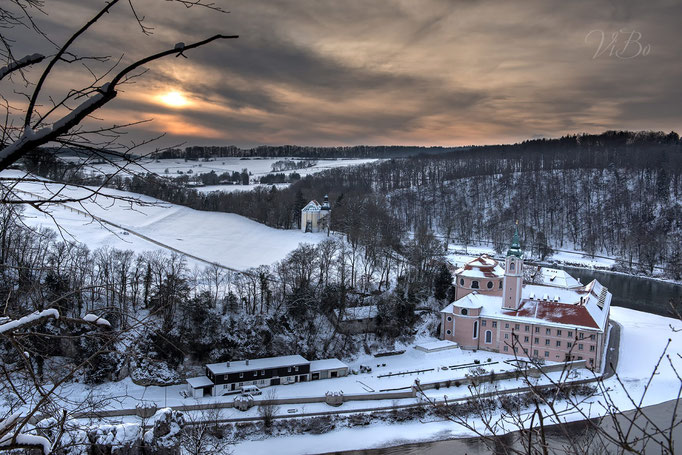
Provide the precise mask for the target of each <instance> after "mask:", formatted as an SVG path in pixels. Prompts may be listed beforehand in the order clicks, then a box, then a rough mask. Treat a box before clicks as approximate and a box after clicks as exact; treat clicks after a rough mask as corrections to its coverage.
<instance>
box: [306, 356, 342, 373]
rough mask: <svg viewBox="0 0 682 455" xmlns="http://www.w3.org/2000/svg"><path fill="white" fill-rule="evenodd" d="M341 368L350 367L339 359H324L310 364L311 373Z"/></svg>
mask: <svg viewBox="0 0 682 455" xmlns="http://www.w3.org/2000/svg"><path fill="white" fill-rule="evenodd" d="M341 368H348V365H346V364H345V363H343V362H342V361H340V360H339V359H322V360H313V361H312V362H310V372H311V373H312V372H313V371H322V370H336V369H341Z"/></svg>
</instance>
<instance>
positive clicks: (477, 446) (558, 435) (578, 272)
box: [343, 267, 682, 455]
mask: <svg viewBox="0 0 682 455" xmlns="http://www.w3.org/2000/svg"><path fill="white" fill-rule="evenodd" d="M559 268H562V269H564V270H566V271H567V272H568V273H570V274H571V275H572V276H573V277H575V278H578V279H580V281H581V282H582V283H589V282H590V281H592V280H593V279H597V280H598V281H599V282H600V283H601V284H603V285H604V286H606V287H607V288H608V289H609V291H610V292H611V293H612V294H613V297H612V301H611V305H613V306H621V307H625V308H631V309H634V310H640V311H646V312H648V313H654V314H658V315H662V316H671V311H670V301H671V300H674V301H676V302H678V304H679V303H682V285H679V284H673V283H668V282H665V281H659V280H651V279H647V278H638V277H632V276H628V275H622V274H616V273H609V272H602V271H595V270H590V269H582V268H577V267H559ZM645 409H646V414H647V416H648V417H650V418H651V419H652V420H653V421H654V422H656V423H657V424H658V425H661V426H663V427H664V428H665V427H666V426H667V427H669V426H670V419H671V416H672V415H673V413H674V412H675V401H668V402H665V403H660V404H658V405H654V406H649V407H647V408H645ZM626 415H632V414H631V413H626ZM621 420H624V418H623V417H621ZM676 422H677V423H678V426H677V427H676V429H675V431H674V434H673V439H674V440H675V441H676V444H675V445H676V446H678V447H679V445H680V444H682V425H680V417H679V416H678V417H677V419H676ZM601 428H604V429H605V430H606V431H607V432H608V433H609V434H612V435H613V434H615V432H614V430H613V425H612V423H611V421H610V420H608V419H605V420H604V421H603V422H602V424H601ZM569 430H570V433H571V434H580V435H581V438H589V437H590V436H591V435H593V434H594V433H595V431H596V430H594V429H593V428H591V427H590V425H589V424H588V423H586V422H574V423H571V424H569ZM548 436H549V438H548V440H549V444H550V446H551V447H552V448H553V449H555V450H554V451H550V453H552V452H561V453H563V451H562V448H563V447H564V446H565V443H566V438H565V437H564V432H563V431H559V430H558V429H557V428H556V427H554V428H552V427H550V429H549V430H548ZM518 438H519V433H510V434H508V435H505V436H503V437H501V438H500V439H499V440H498V441H497V442H498V449H497V450H495V448H492V447H489V446H488V445H486V442H485V441H483V440H482V439H480V438H462V439H448V440H443V441H433V442H425V443H416V444H406V445H401V446H396V447H387V448H383V449H370V450H358V451H350V452H343V453H344V454H347V455H416V454H420V455H445V454H447V455H452V454H460V453H461V454H465V453H466V454H469V455H477V454H489V453H507V452H505V450H504V447H508V446H509V445H510V444H511V446H512V447H514V448H515V449H516V450H522V446H521V445H520V444H519V443H518ZM594 449H595V448H593V449H592V450H591V451H590V453H604V452H612V451H613V452H616V447H615V446H614V445H613V444H610V445H607V447H606V448H605V449H606V450H601V448H599V449H597V450H596V451H595V450H594ZM609 449H610V450H609ZM647 450H651V451H652V452H655V453H661V449H660V447H654V446H650V447H648V448H647Z"/></svg>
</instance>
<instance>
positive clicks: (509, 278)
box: [502, 221, 523, 310]
mask: <svg viewBox="0 0 682 455" xmlns="http://www.w3.org/2000/svg"><path fill="white" fill-rule="evenodd" d="M518 224H519V223H518V221H517V222H516V225H517V227H516V230H515V231H514V237H513V238H512V244H511V247H510V248H509V250H507V257H506V259H505V261H504V283H503V286H504V289H503V291H502V308H506V309H509V310H517V309H518V308H519V304H520V303H521V291H522V289H523V251H521V244H520V243H519V228H518Z"/></svg>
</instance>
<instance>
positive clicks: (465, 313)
mask: <svg viewBox="0 0 682 455" xmlns="http://www.w3.org/2000/svg"><path fill="white" fill-rule="evenodd" d="M460 313H462V316H466V315H467V314H468V313H469V311H467V309H466V308H462V311H460Z"/></svg>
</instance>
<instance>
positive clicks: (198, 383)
mask: <svg viewBox="0 0 682 455" xmlns="http://www.w3.org/2000/svg"><path fill="white" fill-rule="evenodd" d="M187 384H189V385H190V387H192V388H193V389H200V388H201V387H207V386H212V385H213V381H211V380H210V379H208V378H207V377H206V376H199V377H196V378H187Z"/></svg>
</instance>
